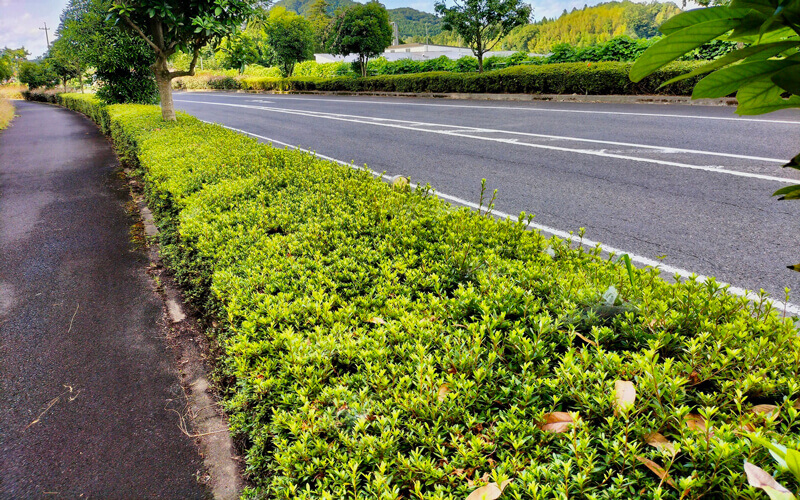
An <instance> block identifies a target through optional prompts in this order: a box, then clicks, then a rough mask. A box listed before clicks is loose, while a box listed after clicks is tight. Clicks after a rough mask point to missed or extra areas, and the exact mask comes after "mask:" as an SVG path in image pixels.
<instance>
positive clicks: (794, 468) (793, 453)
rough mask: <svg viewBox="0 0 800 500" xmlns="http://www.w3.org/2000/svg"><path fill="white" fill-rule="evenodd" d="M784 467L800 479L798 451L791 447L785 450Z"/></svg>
mask: <svg viewBox="0 0 800 500" xmlns="http://www.w3.org/2000/svg"><path fill="white" fill-rule="evenodd" d="M785 460H786V467H788V468H789V471H790V472H791V473H792V474H794V477H796V478H797V480H798V481H800V451H797V450H793V449H791V448H789V449H787V450H786V457H785Z"/></svg>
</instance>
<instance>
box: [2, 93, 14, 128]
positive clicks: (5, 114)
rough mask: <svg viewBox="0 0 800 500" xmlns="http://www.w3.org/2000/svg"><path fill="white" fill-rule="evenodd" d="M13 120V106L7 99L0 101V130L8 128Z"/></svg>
mask: <svg viewBox="0 0 800 500" xmlns="http://www.w3.org/2000/svg"><path fill="white" fill-rule="evenodd" d="M13 119H14V105H13V104H12V103H11V101H9V100H8V99H0V130H3V129H4V128H6V127H8V125H9V124H10V123H11V120H13Z"/></svg>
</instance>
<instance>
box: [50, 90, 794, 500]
mask: <svg viewBox="0 0 800 500" xmlns="http://www.w3.org/2000/svg"><path fill="white" fill-rule="evenodd" d="M89 99H90V98H88V97H80V96H79V97H72V96H62V97H61V101H62V102H63V103H65V104H67V105H69V106H73V105H75V104H76V103H78V102H81V104H80V105H81V106H84V105H85V104H86V103H88V102H89ZM108 114H109V116H110V119H111V125H110V131H111V134H112V137H113V138H114V141H115V142H116V144H117V146H118V148H119V150H120V152H121V154H122V155H123V156H124V157H125V158H127V159H128V160H129V161H131V162H135V163H136V165H137V166H138V167H139V168H140V169H141V171H142V172H143V175H144V178H145V181H146V186H147V195H148V199H149V201H150V204H151V208H153V210H154V214H155V215H156V218H157V222H158V224H159V227H160V228H161V230H162V245H163V246H162V251H164V252H165V254H166V255H167V256H168V262H169V264H170V265H172V266H176V267H175V271H176V273H177V274H178V276H179V280H180V282H181V283H182V284H183V286H185V287H187V293H188V294H189V296H190V297H193V298H194V300H195V303H197V304H199V305H201V306H203V308H204V310H205V311H206V312H207V313H208V314H209V315H210V318H209V319H211V318H213V319H215V320H216V322H218V323H217V326H216V327H214V328H213V329H211V330H210V331H209V334H210V335H211V336H212V338H213V340H214V341H215V342H216V345H217V346H218V348H219V351H218V352H219V353H220V358H219V359H218V360H217V367H218V373H217V375H218V378H219V380H221V381H223V382H224V386H223V387H222V391H223V396H224V405H225V409H226V411H227V412H228V415H229V418H230V423H231V426H232V430H233V432H235V433H236V435H237V437H238V438H239V440H240V442H241V443H243V445H244V446H245V448H246V460H247V473H248V475H249V477H250V479H251V481H252V482H253V484H254V485H255V487H256V491H253V492H251V493H253V494H254V495H255V496H257V497H261V498H276V499H312V498H313V499H317V498H320V499H338V498H357V499H384V498H385V499H396V498H400V497H402V498H431V499H446V500H450V499H454V500H455V499H458V500H462V499H464V498H465V497H466V496H467V495H468V494H469V493H470V492H471V491H472V490H474V489H475V488H476V487H477V486H478V485H480V484H484V483H485V482H487V481H493V482H497V483H500V482H502V481H504V480H505V479H514V481H513V482H512V483H510V484H509V485H508V487H507V488H506V491H505V493H504V497H508V498H516V499H550V498H567V497H569V498H594V499H602V500H606V499H629V498H637V499H646V500H650V499H675V500H677V499H678V498H709V499H728V498H756V497H755V493H756V492H755V490H753V489H750V488H749V487H748V486H747V484H746V480H745V477H744V476H743V474H742V473H741V467H742V462H743V460H745V459H746V460H747V461H748V462H750V463H753V464H755V465H758V466H760V467H764V468H766V469H768V471H769V472H772V471H773V470H774V468H773V464H772V460H771V459H770V457H769V455H768V454H767V452H766V451H765V450H764V449H762V448H760V447H753V446H751V443H750V441H749V440H748V438H747V437H746V432H743V431H742V429H753V431H756V430H757V432H758V433H760V434H762V435H764V436H765V437H767V438H769V439H771V440H776V441H777V442H779V443H780V444H783V445H786V446H788V447H790V448H797V447H798V446H797V445H798V442H800V411H798V409H797V408H798V407H799V406H798V398H800V380H798V378H797V373H798V371H800V336H798V335H797V331H796V330H795V328H794V326H793V324H792V322H791V321H790V320H789V319H785V320H784V319H781V314H780V311H774V310H771V309H770V306H769V304H768V303H764V302H763V301H762V303H760V304H752V303H749V302H748V301H747V300H746V299H743V298H741V297H735V296H732V295H729V294H727V293H726V292H725V290H723V289H721V288H720V287H719V286H718V285H717V284H716V283H715V282H714V281H713V280H710V281H709V282H706V283H701V282H698V281H697V280H694V279H690V280H686V281H681V282H679V283H677V284H669V283H666V282H664V281H662V280H661V279H660V278H659V277H658V272H657V271H654V270H652V269H648V270H637V269H633V268H631V270H630V271H628V269H627V268H626V266H625V265H624V263H623V262H614V261H611V260H607V259H603V258H600V257H599V255H598V252H597V251H594V250H590V251H586V250H583V249H576V248H574V247H572V246H571V245H569V244H568V243H567V242H565V241H559V240H558V239H555V238H553V239H550V240H545V238H544V237H543V236H542V235H541V234H539V233H538V232H535V231H527V230H526V227H525V223H523V222H512V221H497V220H495V219H494V218H492V217H488V216H485V215H479V214H477V213H475V212H471V211H469V210H466V209H460V210H455V209H451V208H449V207H448V206H447V205H446V204H444V203H442V202H441V201H439V200H438V199H436V198H434V197H432V196H430V194H429V192H428V190H426V189H419V190H413V191H411V190H407V189H393V188H392V187H390V186H388V185H387V184H384V183H382V182H379V181H377V180H376V179H374V178H373V177H372V176H371V175H370V174H369V173H366V172H363V171H356V170H353V169H351V168H348V167H345V166H341V165H338V164H333V163H329V162H325V161H320V160H317V159H315V158H314V157H313V156H311V155H308V154H303V153H299V152H289V151H282V150H277V149H273V148H271V147H269V146H267V145H263V144H259V143H257V142H256V141H255V140H251V139H249V138H246V137H244V136H242V135H238V134H235V133H233V132H231V131H228V130H225V129H223V128H222V127H219V126H216V125H208V124H204V123H201V122H199V121H197V120H195V119H193V118H191V117H188V116H185V115H180V116H179V117H178V121H177V123H174V124H169V125H166V126H165V125H164V123H163V122H162V121H161V120H160V119H159V115H158V109H157V108H153V107H143V106H130V105H124V106H112V107H110V108H108ZM486 208H490V207H486ZM521 218H522V219H525V217H524V214H523V217H521ZM548 249H549V251H548ZM629 272H630V275H629ZM611 285H613V286H614V287H615V288H616V289H617V290H618V291H619V293H620V295H619V297H618V299H617V302H619V304H620V305H615V306H613V307H612V306H609V305H603V304H602V303H601V302H600V296H601V295H602V294H603V293H604V291H605V290H606V289H608V287H609V286H611ZM622 311H628V312H622ZM618 381H631V382H632V384H633V385H634V386H635V389H636V398H635V402H633V403H632V404H631V405H630V406H628V407H625V409H620V408H619V406H618V405H617V404H616V403H615V386H616V382H618ZM756 404H772V405H776V406H778V407H779V408H778V409H777V410H778V411H776V412H773V413H772V415H773V416H771V417H766V416H765V415H764V414H762V413H758V412H753V411H752V410H753V408H754V405H756ZM555 411H562V412H573V413H572V416H570V417H569V418H570V419H571V420H572V425H570V426H569V429H565V431H566V432H563V433H553V432H548V431H547V430H546V428H544V426H543V425H542V423H543V422H544V419H545V418H546V415H547V414H550V413H551V412H555ZM698 421H699V422H702V426H700V425H699V424H698ZM687 422H691V425H687ZM654 432H659V433H661V434H662V435H663V436H664V437H665V439H666V440H668V441H669V442H670V443H673V444H674V446H676V447H678V448H676V450H677V451H676V453H674V454H673V453H672V452H670V451H669V450H668V449H665V448H661V449H659V448H656V447H653V446H650V445H648V444H647V443H648V442H651V438H650V436H651V433H654ZM641 459H647V460H652V461H653V462H657V463H658V464H660V465H662V466H664V467H665V468H667V469H668V473H669V475H670V476H669V480H668V481H665V482H663V483H662V482H661V481H660V479H659V478H658V477H657V476H656V475H655V474H653V473H652V472H651V471H650V470H648V468H646V467H645V466H644V465H643V464H642V463H641ZM777 474H778V479H779V480H780V481H781V482H782V483H783V484H785V485H787V487H790V488H796V486H797V481H796V480H795V478H793V477H792V476H791V474H789V473H787V472H777ZM669 482H674V484H675V485H676V486H675V488H672V487H671V486H668V483H669Z"/></svg>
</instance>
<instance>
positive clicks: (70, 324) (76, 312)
mask: <svg viewBox="0 0 800 500" xmlns="http://www.w3.org/2000/svg"><path fill="white" fill-rule="evenodd" d="M80 306H81V305H80V304H78V305H77V306H76V307H75V313H74V314H73V315H72V319H71V320H69V330H67V334H69V332H71V331H72V322H73V321H75V316H77V315H78V308H79V307H80Z"/></svg>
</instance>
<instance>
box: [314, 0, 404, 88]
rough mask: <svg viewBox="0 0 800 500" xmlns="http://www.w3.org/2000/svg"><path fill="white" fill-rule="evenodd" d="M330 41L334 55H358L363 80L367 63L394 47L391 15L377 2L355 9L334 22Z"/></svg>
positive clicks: (329, 46) (330, 28)
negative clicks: (390, 21)
mask: <svg viewBox="0 0 800 500" xmlns="http://www.w3.org/2000/svg"><path fill="white" fill-rule="evenodd" d="M326 39H327V44H328V48H329V49H330V51H331V53H332V54H339V55H348V54H357V55H358V64H359V67H360V69H361V76H367V62H368V61H369V60H370V59H371V58H373V57H377V56H378V55H379V54H381V53H382V52H383V51H384V49H386V47H388V46H389V45H390V44H391V43H392V27H391V26H390V25H389V14H388V13H387V12H386V8H385V7H384V6H383V5H381V4H380V3H378V2H377V1H372V2H369V3H367V4H365V5H361V4H356V5H352V6H350V7H348V8H347V9H345V10H343V11H341V12H339V13H338V14H337V15H336V17H334V18H333V20H332V21H331V24H330V26H329V28H328V35H327V36H326Z"/></svg>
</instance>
